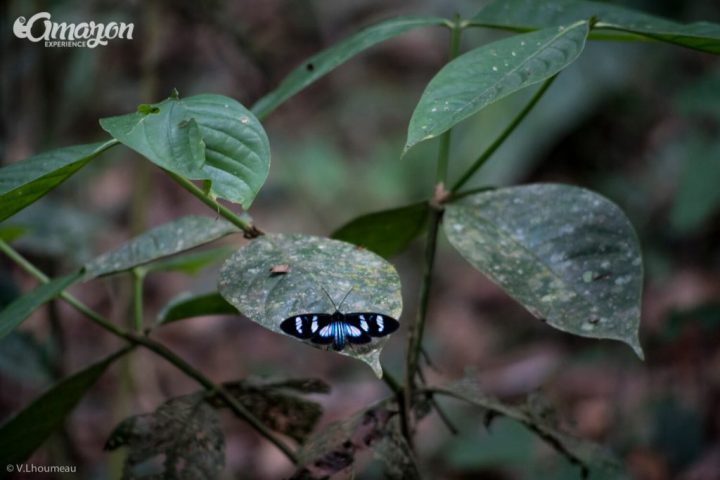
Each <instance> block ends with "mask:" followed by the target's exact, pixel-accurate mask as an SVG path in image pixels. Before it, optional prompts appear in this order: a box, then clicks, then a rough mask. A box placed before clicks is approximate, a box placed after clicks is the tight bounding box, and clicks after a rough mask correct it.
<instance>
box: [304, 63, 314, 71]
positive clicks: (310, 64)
mask: <svg viewBox="0 0 720 480" xmlns="http://www.w3.org/2000/svg"><path fill="white" fill-rule="evenodd" d="M305 68H306V69H307V71H308V72H312V71H314V70H315V65H313V64H312V63H308V64H307V65H305Z"/></svg>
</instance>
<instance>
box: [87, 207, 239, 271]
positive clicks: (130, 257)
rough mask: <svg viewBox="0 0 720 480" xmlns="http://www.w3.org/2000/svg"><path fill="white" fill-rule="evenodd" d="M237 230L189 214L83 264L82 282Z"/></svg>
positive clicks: (213, 220)
mask: <svg viewBox="0 0 720 480" xmlns="http://www.w3.org/2000/svg"><path fill="white" fill-rule="evenodd" d="M238 231H239V230H238V228H237V227H236V226H234V225H233V224H231V223H229V222H227V221H225V220H223V219H219V218H210V217H202V216H198V215H189V216H187V217H182V218H179V219H177V220H174V221H172V222H169V223H166V224H164V225H160V226H159V227H155V228H153V229H152V230H148V231H146V232H145V233H143V234H142V235H138V236H137V237H135V238H133V239H131V240H129V241H128V242H127V243H125V244H123V245H122V246H121V247H120V248H118V249H117V250H114V251H112V252H108V253H105V254H103V255H100V256H99V257H97V258H96V259H94V260H92V261H91V262H90V263H88V264H86V265H85V275H84V280H89V279H91V278H95V277H99V276H101V275H109V274H111V273H118V272H123V271H125V270H130V269H131V268H135V267H137V266H140V265H143V264H145V263H148V262H151V261H153V260H157V259H158V258H162V257H167V256H168V255H173V254H175V253H179V252H182V251H184V250H188V249H190V248H193V247H197V246H199V245H203V244H205V243H208V242H212V241H213V240H217V239H218V238H221V237H224V236H225V235H229V234H231V233H237V232H238Z"/></svg>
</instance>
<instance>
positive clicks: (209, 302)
mask: <svg viewBox="0 0 720 480" xmlns="http://www.w3.org/2000/svg"><path fill="white" fill-rule="evenodd" d="M237 313H238V311H237V309H236V308H235V307H233V306H232V305H230V304H229V303H228V302H227V301H226V300H225V299H224V298H223V297H222V295H220V294H219V293H217V292H213V293H206V294H204V295H195V296H189V295H187V294H183V295H179V296H178V297H176V298H174V299H172V300H170V302H169V303H168V304H167V305H165V306H164V307H163V309H162V310H161V311H160V313H159V314H158V322H157V323H158V325H162V324H165V323H170V322H175V321H178V320H184V319H186V318H192V317H203V316H206V315H237Z"/></svg>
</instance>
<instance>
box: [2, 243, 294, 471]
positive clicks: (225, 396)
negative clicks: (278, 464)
mask: <svg viewBox="0 0 720 480" xmlns="http://www.w3.org/2000/svg"><path fill="white" fill-rule="evenodd" d="M0 251H2V252H3V253H5V254H6V255H7V256H8V257H9V258H10V259H11V260H13V261H14V262H15V263H17V264H18V265H19V266H20V267H21V268H22V269H23V270H25V271H26V272H28V273H29V274H30V275H32V276H33V277H35V278H36V279H37V280H39V281H40V282H42V283H47V282H48V281H49V279H48V277H47V275H45V274H44V273H42V272H41V271H40V270H38V269H37V268H36V267H35V266H34V265H33V264H32V263H30V262H29V261H28V260H27V259H25V258H24V257H23V256H22V255H20V254H19V253H18V252H17V251H15V250H14V249H13V248H12V247H11V246H10V245H8V244H7V243H6V242H5V241H3V240H0ZM60 298H62V299H64V300H65V301H67V302H68V303H69V304H70V305H72V306H73V307H75V309H76V310H78V311H79V312H80V313H82V314H83V315H85V316H86V317H88V318H89V319H90V320H92V321H93V322H95V323H96V324H97V325H99V326H100V327H102V328H104V329H105V330H107V331H109V332H110V333H112V334H113V335H116V336H118V337H121V338H123V339H124V340H126V341H128V342H130V343H131V344H132V345H142V346H143V347H145V348H147V349H148V350H150V351H152V352H154V353H155V354H157V355H159V356H160V357H162V358H164V359H165V360H167V361H168V362H170V363H171V364H172V365H174V366H175V367H176V368H177V369H178V370H180V371H181V372H183V373H184V374H185V375H187V376H188V377H190V378H192V379H193V380H195V381H197V382H198V383H199V384H200V385H202V386H203V387H204V388H205V389H207V390H208V391H211V392H215V393H217V394H218V395H219V396H220V398H221V399H222V400H223V401H224V402H225V403H226V404H227V406H228V407H229V408H230V409H231V410H232V411H233V413H235V415H236V416H237V417H239V418H242V419H243V420H245V421H246V422H248V423H249V424H250V425H251V426H252V427H253V428H254V429H255V430H256V431H257V432H258V433H259V434H260V435H262V436H263V437H265V438H266V439H267V440H268V441H270V442H271V443H273V444H274V445H275V446H276V447H277V448H278V449H280V450H281V451H282V452H283V453H284V454H285V455H286V456H287V457H288V458H289V459H290V461H292V462H293V463H294V464H297V463H298V461H299V460H298V457H297V455H296V454H295V452H293V451H292V450H291V449H290V447H288V446H287V445H286V444H285V443H284V442H283V441H282V440H280V439H279V438H278V437H276V436H275V435H274V434H273V433H272V432H271V431H270V430H269V429H268V428H267V427H266V426H265V425H263V423H262V422H261V421H260V420H258V418H257V417H255V416H254V415H253V414H252V413H251V412H250V411H248V410H247V409H246V408H245V407H244V406H243V405H242V404H240V403H239V402H238V401H237V399H235V398H234V397H233V396H232V395H230V394H229V393H228V392H227V391H226V390H225V389H224V388H222V387H221V386H220V385H218V384H216V383H214V382H213V381H212V380H210V379H209V378H207V377H206V376H205V375H204V374H203V373H202V372H200V371H199V370H197V369H195V367H193V366H192V365H190V364H189V363H187V362H186V361H185V360H184V359H183V358H182V357H180V356H178V355H177V354H176V353H174V352H173V351H172V350H170V349H169V348H167V347H166V346H164V345H163V344H161V343H158V342H156V341H155V340H152V339H150V338H148V337H146V336H143V335H138V334H136V333H131V332H128V331H126V330H124V329H122V328H120V327H118V326H117V325H115V324H113V323H111V322H110V321H109V320H107V319H106V318H104V317H103V316H102V315H100V314H99V313H97V312H95V311H94V310H92V309H90V308H89V307H87V306H86V305H85V304H84V303H82V302H81V301H80V300H78V299H77V298H75V297H74V296H72V295H71V294H69V293H67V292H65V291H63V292H62V293H61V294H60Z"/></svg>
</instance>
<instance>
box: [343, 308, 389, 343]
mask: <svg viewBox="0 0 720 480" xmlns="http://www.w3.org/2000/svg"><path fill="white" fill-rule="evenodd" d="M345 318H346V320H347V322H348V323H351V322H352V324H353V325H357V327H358V328H359V329H360V330H361V331H362V332H363V333H366V334H368V335H369V336H371V337H384V336H385V335H389V334H391V333H393V332H394V331H395V330H397V329H398V327H399V326H400V322H398V321H397V320H395V319H394V318H392V317H388V316H387V315H382V314H380V313H364V312H362V313H346V314H345Z"/></svg>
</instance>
